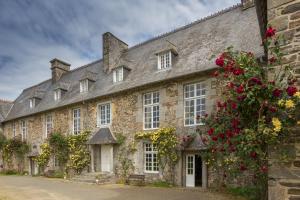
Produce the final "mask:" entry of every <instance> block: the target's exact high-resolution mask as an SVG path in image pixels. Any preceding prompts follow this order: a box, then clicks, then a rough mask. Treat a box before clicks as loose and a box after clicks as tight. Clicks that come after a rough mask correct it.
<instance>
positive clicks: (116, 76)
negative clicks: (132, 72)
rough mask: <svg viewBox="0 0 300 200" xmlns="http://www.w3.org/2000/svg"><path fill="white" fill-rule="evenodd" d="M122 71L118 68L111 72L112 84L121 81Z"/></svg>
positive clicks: (121, 68)
mask: <svg viewBox="0 0 300 200" xmlns="http://www.w3.org/2000/svg"><path fill="white" fill-rule="evenodd" d="M123 69H124V68H123V67H119V68H117V69H114V70H113V80H114V83H117V82H121V81H123V75H124V73H123V72H124V71H123Z"/></svg>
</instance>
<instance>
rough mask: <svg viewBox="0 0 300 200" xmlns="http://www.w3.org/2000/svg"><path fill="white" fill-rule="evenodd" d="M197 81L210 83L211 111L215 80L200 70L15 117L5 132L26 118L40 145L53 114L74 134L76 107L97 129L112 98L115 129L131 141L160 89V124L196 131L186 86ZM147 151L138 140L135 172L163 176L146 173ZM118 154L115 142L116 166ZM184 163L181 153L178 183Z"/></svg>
mask: <svg viewBox="0 0 300 200" xmlns="http://www.w3.org/2000/svg"><path fill="white" fill-rule="evenodd" d="M194 82H204V83H205V85H206V88H207V93H206V95H207V96H206V99H207V104H206V108H207V112H208V113H209V112H210V111H211V109H212V107H213V104H214V99H215V98H216V95H215V94H216V92H215V89H214V88H215V87H214V83H213V82H212V79H211V78H210V77H208V76H206V75H205V74H198V75H193V76H191V77H188V78H185V79H178V80H176V81H173V82H166V83H164V84H159V85H153V86H150V87H147V88H141V89H136V90H133V91H128V92H124V93H122V94H119V95H114V96H111V97H107V98H99V99H96V100H92V101H87V102H84V103H80V104H75V105H72V106H67V107H63V108H59V109H55V110H52V111H49V112H45V113H41V114H36V115H33V116H29V117H26V118H21V119H18V120H15V121H10V122H6V123H5V124H4V133H5V135H6V136H7V137H9V138H10V137H13V131H12V124H13V123H15V124H17V126H16V133H20V131H21V130H20V126H19V124H20V121H21V120H25V121H26V122H27V126H28V133H27V141H28V142H29V143H30V144H31V146H33V145H34V146H37V148H38V149H39V147H40V145H41V144H42V143H43V142H44V141H45V139H46V137H45V136H46V127H45V119H46V115H49V114H51V115H52V117H53V132H60V133H64V134H72V125H73V124H72V119H73V118H72V111H73V109H75V108H80V110H81V127H82V130H89V131H92V132H93V131H95V130H97V105H98V104H102V103H106V102H110V103H111V105H112V123H111V126H110V129H111V131H112V133H114V134H119V133H120V134H123V135H124V136H126V139H127V141H133V140H134V135H135V133H136V132H139V131H143V94H144V93H147V92H150V91H159V93H160V123H161V125H160V127H175V128H176V130H177V132H178V134H186V133H192V132H194V131H195V127H185V126H184V102H183V99H184V96H183V91H184V87H183V86H184V85H185V84H188V83H194ZM95 151H96V150H95ZM98 153H99V151H98ZM185 153H188V152H185ZM194 153H195V152H194ZM196 153H198V154H199V153H200V151H197V152H196ZM143 154H144V152H143V144H142V143H139V144H137V151H136V152H135V154H134V155H132V159H133V162H134V163H135V173H137V174H145V175H146V180H147V181H149V182H150V181H153V180H160V179H161V178H163V177H162V175H161V174H160V173H158V174H155V173H154V174H151V173H149V174H147V173H144V155H143ZM95 155H96V153H95ZM117 155H118V147H117V146H115V147H114V160H113V162H114V163H113V164H114V167H116V166H117V165H118V161H117V159H115V158H116V157H117ZM182 155H185V154H182ZM184 163H185V159H184V158H183V157H181V156H180V160H179V162H178V166H176V169H177V170H176V175H175V179H176V184H177V185H184V180H185V179H184V177H185V173H184V171H182V167H184V166H185V164H184ZM53 165H54V164H53V161H51V162H50V163H49V166H48V168H49V169H52V168H53ZM25 166H28V167H29V166H30V164H29V159H26V163H25ZM98 167H99V166H98ZM29 170H30V169H29V168H27V167H26V171H29ZM98 170H99V169H98Z"/></svg>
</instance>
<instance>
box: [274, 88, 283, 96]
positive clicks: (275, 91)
mask: <svg viewBox="0 0 300 200" xmlns="http://www.w3.org/2000/svg"><path fill="white" fill-rule="evenodd" d="M281 94H282V90H280V89H278V88H276V89H275V90H273V96H274V97H280V96H281Z"/></svg>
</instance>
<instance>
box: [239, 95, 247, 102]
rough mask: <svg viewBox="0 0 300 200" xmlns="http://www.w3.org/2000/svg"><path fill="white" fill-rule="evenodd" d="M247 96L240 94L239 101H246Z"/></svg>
mask: <svg viewBox="0 0 300 200" xmlns="http://www.w3.org/2000/svg"><path fill="white" fill-rule="evenodd" d="M245 98H246V95H242V96H238V97H237V100H238V101H244V99H245Z"/></svg>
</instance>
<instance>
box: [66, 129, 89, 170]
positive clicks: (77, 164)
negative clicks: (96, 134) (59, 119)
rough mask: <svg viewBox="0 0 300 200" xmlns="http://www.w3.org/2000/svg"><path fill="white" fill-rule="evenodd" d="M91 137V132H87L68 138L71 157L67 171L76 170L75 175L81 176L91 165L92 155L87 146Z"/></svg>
mask: <svg viewBox="0 0 300 200" xmlns="http://www.w3.org/2000/svg"><path fill="white" fill-rule="evenodd" d="M89 135H90V132H88V131H85V132H82V133H80V134H78V135H70V136H68V138H67V140H68V148H69V157H68V162H67V171H69V170H74V171H75V173H77V174H80V173H81V172H82V170H83V169H84V168H86V167H87V166H88V165H89V164H90V153H89V150H88V147H87V144H86V143H87V141H88V138H89Z"/></svg>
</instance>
